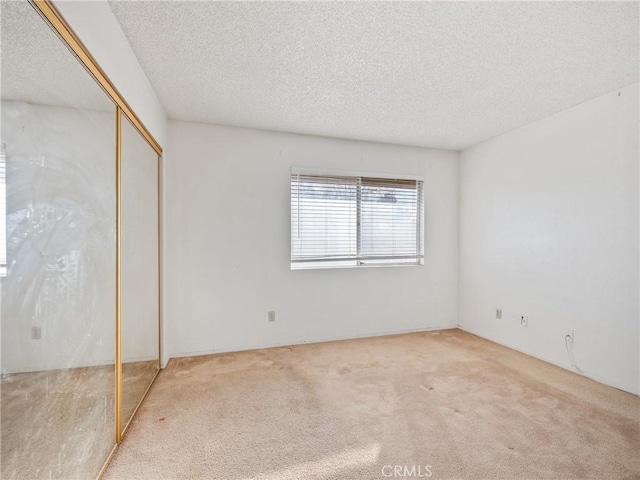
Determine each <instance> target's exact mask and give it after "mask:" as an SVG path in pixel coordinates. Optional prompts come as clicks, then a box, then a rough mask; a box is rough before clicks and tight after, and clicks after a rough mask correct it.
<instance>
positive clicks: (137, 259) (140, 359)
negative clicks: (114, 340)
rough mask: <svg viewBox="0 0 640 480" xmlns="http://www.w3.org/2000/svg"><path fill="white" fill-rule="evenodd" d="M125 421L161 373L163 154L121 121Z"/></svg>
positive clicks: (123, 389) (123, 398)
mask: <svg viewBox="0 0 640 480" xmlns="http://www.w3.org/2000/svg"><path fill="white" fill-rule="evenodd" d="M122 184H123V185H122V223H123V225H122V250H123V252H122V255H123V257H122V290H123V292H124V295H123V299H122V423H123V428H124V427H125V426H126V424H127V423H128V422H129V420H130V418H131V415H133V413H134V411H135V409H136V407H137V406H138V403H139V402H140V399H141V398H142V396H143V395H144V393H145V391H146V390H147V388H148V387H149V385H150V384H151V382H152V381H153V379H154V377H155V375H156V373H157V372H158V369H159V364H158V359H159V355H160V354H159V350H160V345H159V342H158V339H159V328H160V326H159V316H160V303H159V301H160V296H159V292H160V290H159V275H160V271H159V259H158V252H159V250H158V247H159V242H158V236H159V232H158V226H159V224H158V220H159V217H158V215H159V205H158V193H159V192H158V155H157V154H156V152H155V151H154V150H153V149H152V148H151V147H150V146H149V144H148V143H147V141H146V140H145V139H144V138H143V137H142V135H140V134H139V133H138V131H137V130H136V129H135V128H134V127H133V125H131V123H129V122H128V121H127V119H126V118H125V117H124V116H123V118H122Z"/></svg>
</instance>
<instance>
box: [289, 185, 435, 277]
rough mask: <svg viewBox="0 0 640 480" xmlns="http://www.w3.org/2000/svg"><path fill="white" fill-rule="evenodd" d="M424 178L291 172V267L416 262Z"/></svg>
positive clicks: (419, 256) (420, 252)
mask: <svg viewBox="0 0 640 480" xmlns="http://www.w3.org/2000/svg"><path fill="white" fill-rule="evenodd" d="M422 203H423V200H422V181H420V180H397V179H391V178H374V177H366V176H329V175H316V174H300V173H292V175H291V268H292V269H300V268H324V267H343V266H363V265H382V264H387V265H416V264H418V265H420V264H422V263H423V258H424V255H423V250H422Z"/></svg>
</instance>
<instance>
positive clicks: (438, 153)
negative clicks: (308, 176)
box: [165, 122, 458, 356]
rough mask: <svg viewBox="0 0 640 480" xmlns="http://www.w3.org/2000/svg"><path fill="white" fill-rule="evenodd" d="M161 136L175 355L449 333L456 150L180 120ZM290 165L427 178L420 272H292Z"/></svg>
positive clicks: (453, 318) (453, 312) (453, 304)
mask: <svg viewBox="0 0 640 480" xmlns="http://www.w3.org/2000/svg"><path fill="white" fill-rule="evenodd" d="M168 130H169V137H168V140H169V141H168V148H167V164H166V208H167V212H166V213H167V224H166V254H167V261H166V270H165V282H166V301H165V304H166V305H167V308H166V312H165V318H166V319H167V321H168V322H169V327H168V338H169V342H170V344H169V349H170V353H171V355H172V356H182V355H190V354H196V353H208V352H217V351H225V350H242V349H251V348H258V347H266V346H273V345H283V344H294V343H303V342H314V341H323V340H332V339H341V338H351V337H362V336H368V335H378V334H385V333H396V332H406V331H414V330H426V329H435V328H447V327H454V326H455V325H456V323H457V299H456V295H457V293H456V290H457V196H458V192H457V178H458V154H457V153H456V152H448V151H443V150H428V149H420V148H410V147H399V146H391V145H382V144H374V143H364V142H354V141H343V140H334V139H326V138H318V137H308V136H300V135H292V134H282V133H272V132H264V131H257V130H249V129H238V128H230V127H217V126H210V125H203V124H196V123H186V122H169V129H168ZM294 165H295V166H303V167H326V168H336V169H343V170H345V169H346V170H353V171H365V172H376V171H379V172H392V173H405V174H419V175H423V176H424V177H425V202H426V209H425V223H426V226H425V234H426V238H425V254H426V258H425V265H424V266H422V267H415V266H414V267H380V268H367V269H365V268H362V269H327V270H305V271H300V270H298V271H291V270H290V268H289V264H290V262H289V259H290V251H289V245H290V213H289V210H290V196H289V195H290V194H289V170H290V168H291V166H294ZM269 310H275V311H276V321H275V322H273V323H269V322H267V312H268V311H269Z"/></svg>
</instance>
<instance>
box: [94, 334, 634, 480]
mask: <svg viewBox="0 0 640 480" xmlns="http://www.w3.org/2000/svg"><path fill="white" fill-rule="evenodd" d="M639 417H640V399H639V398H638V397H636V396H634V395H630V394H627V393H624V392H621V391H619V390H616V389H613V388H609V387H605V386H603V385H600V384H598V383H595V382H593V381H591V380H588V379H586V378H584V377H580V376H578V375H575V374H572V373H570V372H567V371H565V370H562V369H560V368H557V367H554V366H552V365H549V364H546V363H544V362H541V361H538V360H535V359H533V358H531V357H527V356H526V355H522V354H519V353H517V352H514V351H512V350H509V349H507V348H504V347H501V346H498V345H496V344H493V343H491V342H488V341H485V340H482V339H480V338H478V337H475V336H473V335H470V334H467V333H465V332H462V331H460V330H447V331H443V332H431V333H414V334H407V335H397V336H388V337H378V338H369V339H359V340H349V341H342V342H330V343H322V344H313V345H303V346H295V347H287V348H274V349H267V350H257V351H250V352H241V353H233V354H221V355H211V356H202V357H195V358H183V359H174V360H172V361H171V362H170V364H169V366H168V367H167V369H166V370H165V371H163V372H161V374H160V376H159V377H158V379H157V381H156V383H155V385H154V386H153V387H152V389H151V392H150V394H149V396H148V397H147V399H146V400H145V402H144V403H143V405H142V407H141V409H140V411H139V413H138V415H137V417H136V418H135V419H134V421H133V423H132V426H131V428H130V429H129V431H128V434H127V436H126V438H125V440H124V442H123V444H122V445H121V447H120V449H119V450H118V452H117V453H116V456H115V457H114V459H113V461H112V463H111V465H110V467H109V468H108V470H107V472H106V474H105V476H104V478H105V479H119V480H124V479H245V478H246V479H249V478H256V479H274V480H275V479H292V480H294V479H296V480H302V479H314V480H324V479H384V478H429V474H431V476H430V478H434V479H443V478H467V479H483V478H486V479H568V478H594V479H596V478H597V479H632V478H640V418H639Z"/></svg>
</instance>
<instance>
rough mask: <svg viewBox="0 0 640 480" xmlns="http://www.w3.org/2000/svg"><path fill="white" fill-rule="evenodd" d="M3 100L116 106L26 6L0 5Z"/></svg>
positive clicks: (105, 108)
mask: <svg viewBox="0 0 640 480" xmlns="http://www.w3.org/2000/svg"><path fill="white" fill-rule="evenodd" d="M0 20H1V22H0V25H1V32H2V34H1V37H0V38H1V45H2V49H1V50H2V56H1V70H2V84H1V87H2V88H1V92H2V100H15V101H22V102H30V103H38V104H41V105H55V106H61V107H69V108H81V109H87V110H100V111H112V112H115V105H114V104H113V103H112V102H111V100H110V99H109V97H107V95H106V94H105V93H104V91H103V90H102V89H101V88H100V86H99V85H98V84H97V83H96V82H95V81H94V79H93V77H91V76H90V75H89V74H87V72H86V70H85V69H84V67H83V66H82V65H81V64H80V62H78V60H77V59H76V57H75V56H74V55H73V54H72V53H71V51H70V50H69V49H67V47H66V46H65V45H64V44H63V43H62V42H61V41H60V40H59V39H58V37H57V35H56V34H55V33H54V32H53V30H52V29H51V28H50V27H49V25H48V24H47V23H46V22H45V21H44V20H43V19H42V18H41V17H40V15H39V14H38V13H37V12H36V10H35V9H34V8H33V7H32V6H31V5H30V4H29V3H28V2H24V1H21V2H15V1H6V0H2V1H1V2H0Z"/></svg>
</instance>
